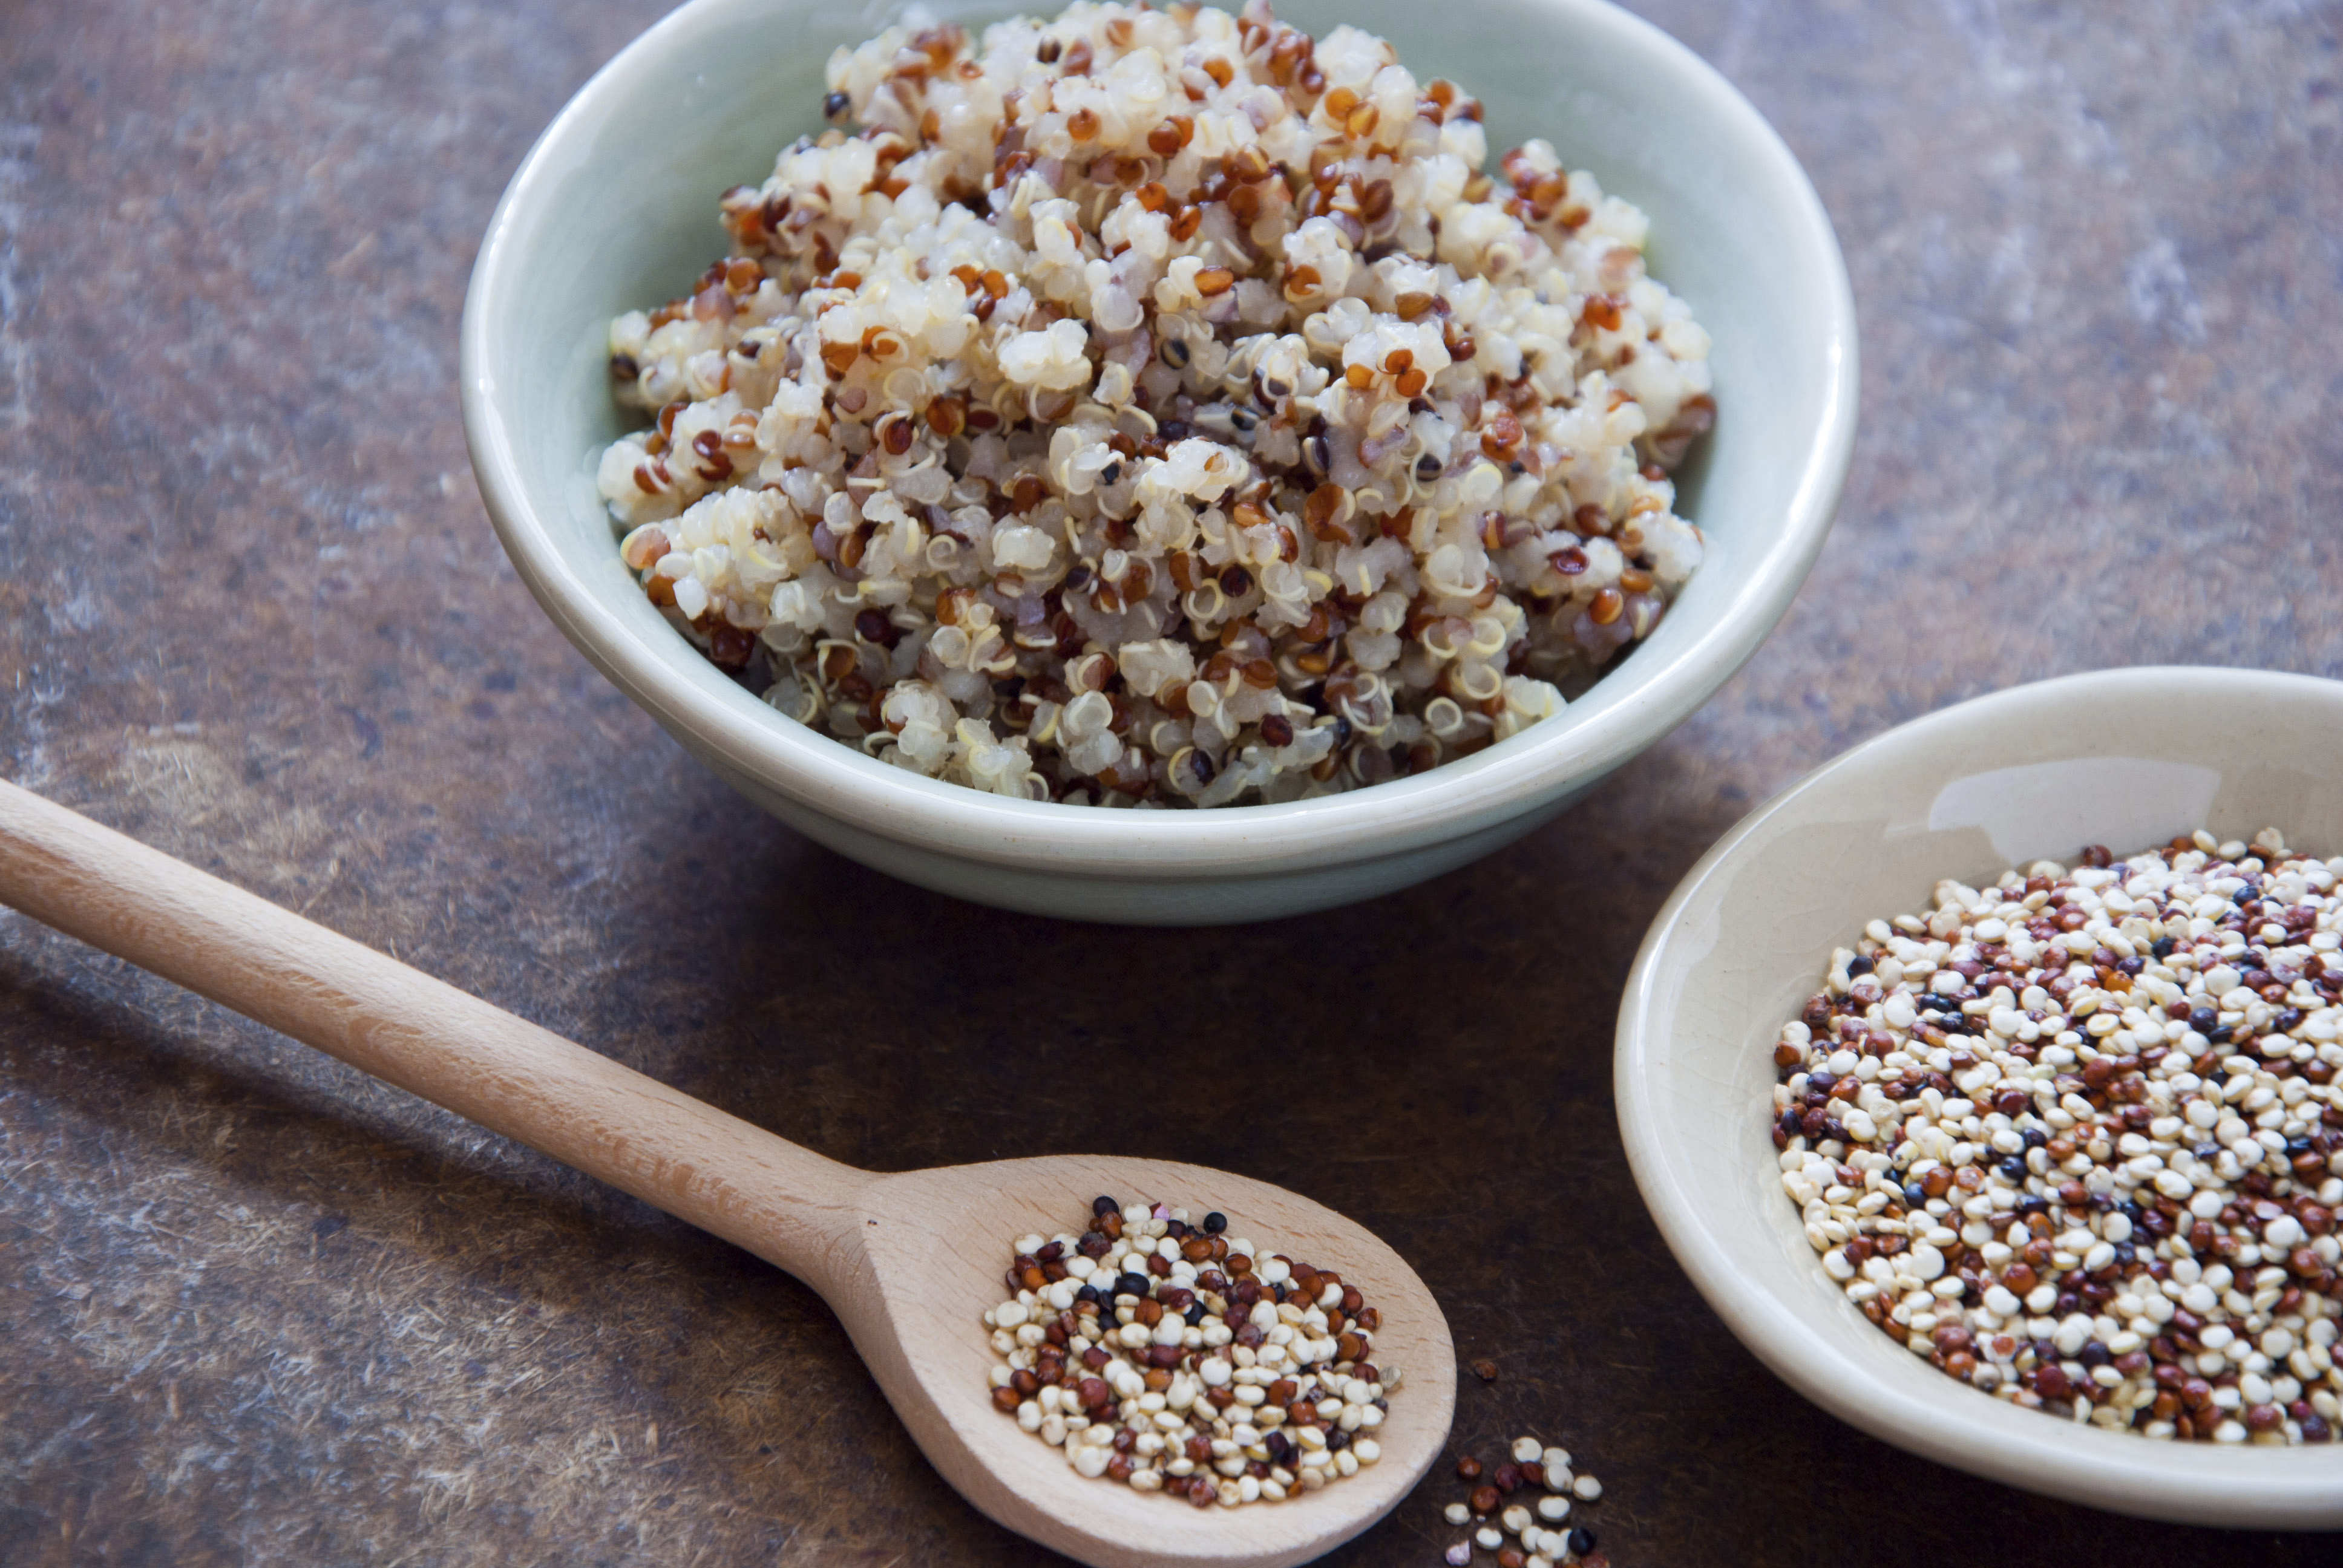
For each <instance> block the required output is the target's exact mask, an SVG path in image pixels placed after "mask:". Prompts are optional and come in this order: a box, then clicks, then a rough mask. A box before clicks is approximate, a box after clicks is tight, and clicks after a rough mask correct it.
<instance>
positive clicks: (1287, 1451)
mask: <svg viewBox="0 0 2343 1568" xmlns="http://www.w3.org/2000/svg"><path fill="white" fill-rule="evenodd" d="M1227 1228H1228V1221H1227V1220H1226V1218H1225V1217H1223V1216H1222V1215H1221V1214H1219V1213H1209V1214H1206V1215H1204V1216H1203V1217H1202V1219H1201V1220H1199V1221H1196V1222H1195V1223H1194V1224H1191V1223H1190V1222H1189V1215H1188V1211H1187V1210H1185V1209H1175V1208H1172V1207H1171V1206H1169V1205H1167V1204H1162V1203H1145V1202H1138V1203H1130V1204H1123V1203H1119V1202H1118V1201H1116V1200H1115V1199H1113V1198H1111V1197H1101V1198H1100V1199H1098V1200H1097V1201H1094V1202H1093V1203H1092V1204H1091V1219H1090V1222H1089V1228H1088V1229H1087V1230H1085V1231H1082V1233H1081V1234H1080V1235H1076V1234H1074V1233H1073V1232H1071V1231H1061V1232H1060V1233H1059V1234H1057V1235H1055V1236H1049V1237H1044V1236H1041V1235H1031V1236H1021V1237H1019V1238H1018V1239H1017V1242H1016V1255H1015V1256H1014V1257H1013V1258H1012V1259H1011V1261H1010V1265H1009V1273H1008V1278H1007V1283H1008V1286H1009V1289H1010V1292H1011V1295H1010V1299H1009V1300H1007V1301H1005V1302H1001V1304H1000V1305H999V1306H997V1307H992V1308H989V1309H988V1310H987V1311H986V1312H985V1314H984V1326H985V1327H986V1328H987V1329H989V1330H990V1331H991V1332H992V1348H993V1351H994V1352H995V1353H996V1354H998V1355H999V1356H1000V1357H1001V1361H1000V1362H999V1364H997V1365H995V1366H994V1367H993V1369H992V1373H991V1378H992V1402H993V1405H994V1407H995V1408H996V1409H998V1410H1000V1411H1001V1412H1002V1413H1004V1414H1009V1415H1014V1416H1015V1417H1016V1418H1017V1424H1018V1425H1019V1426H1020V1427H1021V1428H1023V1429H1024V1430H1025V1431H1027V1432H1032V1433H1034V1434H1035V1435H1036V1436H1038V1437H1040V1438H1041V1441H1042V1442H1047V1443H1049V1444H1050V1445H1051V1447H1053V1448H1061V1449H1063V1450H1064V1451H1065V1455H1066V1462H1067V1463H1068V1464H1071V1465H1072V1466H1073V1467H1074V1470H1075V1472H1076V1473H1079V1474H1081V1475H1084V1476H1089V1477H1092V1478H1098V1477H1104V1478H1105V1479H1107V1480H1110V1481H1117V1482H1121V1483H1124V1484H1125V1485H1128V1486H1130V1487H1131V1488H1132V1489H1133V1490H1135V1491H1140V1492H1165V1493H1171V1494H1172V1495H1173V1496H1175V1497H1184V1498H1186V1499H1187V1500H1188V1501H1189V1502H1190V1503H1193V1504H1194V1505H1195V1506H1197V1507H1198V1508H1210V1507H1212V1506H1214V1505H1215V1504H1217V1505H1218V1506H1220V1507H1222V1508H1237V1507H1241V1506H1242V1505H1244V1504H1246V1503H1282V1502H1284V1501H1285V1500H1286V1499H1287V1498H1288V1497H1291V1496H1293V1495H1294V1494H1296V1493H1302V1492H1315V1491H1317V1490H1318V1489H1319V1488H1321V1487H1322V1486H1324V1485H1325V1484H1326V1483H1329V1482H1332V1481H1339V1480H1342V1479H1343V1478H1345V1477H1348V1476H1353V1475H1356V1474H1357V1473H1359V1470H1360V1468H1361V1467H1362V1466H1363V1465H1370V1464H1373V1463H1374V1462H1376V1461H1378V1460H1380V1459H1381V1458H1382V1457H1383V1445H1382V1444H1381V1443H1380V1442H1377V1441H1376V1439H1375V1436H1374V1432H1375V1429H1376V1428H1377V1427H1379V1426H1381V1425H1382V1424H1383V1412H1385V1411H1386V1410H1387V1409H1388V1408H1389V1403H1388V1399H1387V1396H1388V1395H1389V1394H1390V1393H1392V1392H1394V1391H1396V1390H1397V1389H1398V1387H1399V1382H1400V1378H1399V1372H1398V1369H1396V1368H1391V1369H1387V1370H1385V1369H1379V1368H1377V1367H1376V1365H1375V1364H1374V1362H1372V1361H1370V1360H1369V1359H1368V1358H1369V1357H1370V1356H1371V1355H1372V1354H1373V1350H1374V1335H1375V1331H1376V1330H1377V1329H1379V1328H1380V1327H1381V1326H1382V1319H1381V1318H1380V1316H1379V1315H1378V1314H1377V1312H1376V1311H1375V1309H1374V1308H1373V1307H1372V1306H1370V1305H1368V1304H1367V1302H1366V1301H1365V1299H1364V1298H1363V1296H1362V1295H1361V1294H1360V1292H1359V1289H1358V1287H1357V1286H1356V1285H1353V1284H1350V1283H1347V1282H1344V1281H1343V1279H1342V1276H1341V1275H1339V1274H1337V1273H1335V1272H1334V1271H1332V1270H1326V1269H1313V1268H1312V1267H1311V1266H1310V1265H1309V1264H1308V1263H1306V1262H1302V1261H1298V1260H1295V1259H1292V1258H1288V1257H1286V1256H1285V1255H1284V1254H1283V1253H1274V1254H1272V1255H1270V1256H1267V1257H1262V1255H1261V1254H1260V1253H1259V1252H1258V1251H1256V1250H1255V1249H1254V1247H1253V1244H1252V1242H1251V1241H1245V1240H1244V1239H1243V1238H1242V1237H1232V1236H1229V1235H1226V1234H1225V1233H1224V1232H1225V1231H1226V1230H1227Z"/></svg>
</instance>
